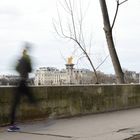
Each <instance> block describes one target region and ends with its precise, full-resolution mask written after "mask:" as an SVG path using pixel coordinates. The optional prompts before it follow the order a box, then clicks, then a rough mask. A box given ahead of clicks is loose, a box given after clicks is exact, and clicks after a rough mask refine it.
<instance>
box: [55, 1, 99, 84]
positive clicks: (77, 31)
mask: <svg viewBox="0 0 140 140" xmlns="http://www.w3.org/2000/svg"><path fill="white" fill-rule="evenodd" d="M59 4H61V6H62V7H63V8H64V10H65V12H67V14H68V16H69V18H70V21H68V25H67V29H68V30H67V31H66V30H65V29H64V27H63V25H62V17H61V16H60V14H59V10H58V18H59V29H58V24H57V25H56V24H55V23H54V28H55V31H56V32H57V34H58V35H59V36H61V37H63V38H65V39H70V40H72V41H74V42H75V43H76V44H77V46H78V47H79V48H80V49H81V51H82V53H83V55H84V56H85V57H86V58H87V60H88V61H89V63H90V65H91V67H92V69H93V71H94V74H95V78H96V83H99V82H98V76H97V72H96V68H95V67H94V65H93V63H92V60H91V58H90V55H89V54H88V52H87V48H86V47H87V46H86V43H85V40H84V39H85V38H84V34H83V20H84V15H83V14H82V7H81V4H79V6H80V8H79V11H80V12H79V17H75V15H76V14H77V13H75V10H74V6H75V5H74V0H73V1H72V0H64V4H63V3H61V2H60V1H59ZM93 77H94V75H93Z"/></svg>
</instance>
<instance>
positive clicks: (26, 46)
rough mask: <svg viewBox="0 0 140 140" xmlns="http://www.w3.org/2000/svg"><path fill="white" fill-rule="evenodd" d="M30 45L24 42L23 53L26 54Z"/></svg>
mask: <svg viewBox="0 0 140 140" xmlns="http://www.w3.org/2000/svg"><path fill="white" fill-rule="evenodd" d="M31 46H32V45H31V43H29V42H24V48H23V55H27V53H28V51H30V49H31Z"/></svg>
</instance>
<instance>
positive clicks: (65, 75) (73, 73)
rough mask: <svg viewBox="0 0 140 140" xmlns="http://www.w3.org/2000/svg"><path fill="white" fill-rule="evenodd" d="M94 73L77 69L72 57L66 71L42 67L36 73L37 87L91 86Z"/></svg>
mask: <svg viewBox="0 0 140 140" xmlns="http://www.w3.org/2000/svg"><path fill="white" fill-rule="evenodd" d="M92 81H93V72H91V71H90V70H87V69H75V68H74V64H73V63H72V57H69V58H68V63H67V64H66V69H63V70H58V69H56V68H53V67H41V68H39V69H38V70H36V73H35V81H34V83H35V85H68V84H91V83H92Z"/></svg>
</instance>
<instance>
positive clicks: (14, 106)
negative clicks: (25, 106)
mask: <svg viewBox="0 0 140 140" xmlns="http://www.w3.org/2000/svg"><path fill="white" fill-rule="evenodd" d="M20 96H21V95H20V93H18V92H16V93H15V95H14V98H13V102H12V107H11V114H10V118H11V121H10V124H11V125H14V123H15V116H16V110H17V107H18V105H19V102H20Z"/></svg>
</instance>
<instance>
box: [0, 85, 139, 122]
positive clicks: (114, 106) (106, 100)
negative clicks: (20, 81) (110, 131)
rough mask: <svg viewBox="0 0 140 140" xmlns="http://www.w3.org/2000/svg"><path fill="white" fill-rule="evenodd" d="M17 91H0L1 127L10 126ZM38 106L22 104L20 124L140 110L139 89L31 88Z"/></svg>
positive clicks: (105, 87)
mask: <svg viewBox="0 0 140 140" xmlns="http://www.w3.org/2000/svg"><path fill="white" fill-rule="evenodd" d="M15 89H16V87H0V125H4V124H8V123H9V112H10V107H11V102H12V95H13V94H14V92H15ZM30 89H31V90H32V92H33V94H34V95H35V97H36V99H37V102H38V104H37V105H32V104H29V103H28V100H27V99H26V97H24V98H23V99H22V100H21V104H20V106H19V109H18V111H17V119H18V121H25V120H33V119H38V118H47V117H57V118H61V117H72V116H76V115H86V114H92V113H101V112H108V111H115V110H121V109H128V108H135V107H139V106H140V85H134V84H131V85H88V86H85V85H83V86H82V85H81V86H48V87H46V86H37V87H30Z"/></svg>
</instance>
